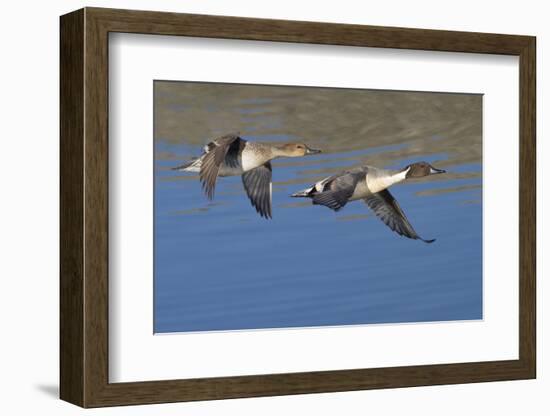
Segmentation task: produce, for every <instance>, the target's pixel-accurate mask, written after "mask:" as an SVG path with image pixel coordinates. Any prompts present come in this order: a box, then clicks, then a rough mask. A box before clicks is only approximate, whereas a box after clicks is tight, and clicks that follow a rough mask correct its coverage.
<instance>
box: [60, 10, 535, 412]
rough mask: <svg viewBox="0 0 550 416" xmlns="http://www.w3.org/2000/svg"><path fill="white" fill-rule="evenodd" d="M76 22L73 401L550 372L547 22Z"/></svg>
mask: <svg viewBox="0 0 550 416" xmlns="http://www.w3.org/2000/svg"><path fill="white" fill-rule="evenodd" d="M60 27H61V51H60V52H61V128H60V130H61V178H60V180H61V273H60V274H61V276H60V279H61V289H60V290H61V293H60V295H61V305H60V323H61V334H60V337H61V351H60V359H61V365H60V367H61V368H60V372H61V385H60V396H61V398H62V399H63V400H66V401H68V402H71V403H74V404H77V405H79V406H82V407H101V406H115V405H129V404H146V403H163V402H178V401H191V400H213V399H225V398H238V397H257V396H270V395H287V394H304V393H320V392H336V391H350V390H364V389H378V388H397V387H412V386H426V385H436V384H455V383H473V382H487V381H500V380H518V379H529V378H535V376H536V350H535V345H536V342H535V341H536V334H535V244H536V235H535V217H536V212H535V201H536V195H535V160H536V151H535V106H536V97H535V49H536V47H535V38H534V37H530V36H518V35H500V34H486V33H466V32H452V31H436V30H421V29H404V28H390V27H375V26H361V25H343V24H329V23H314V22H296V21H283V20H265V19H251V18H240V17H226V16H206V15H189V14H175V13H160V12H146V11H129V10H114V9H99V8H85V9H81V10H78V11H75V12H72V13H70V14H67V15H64V16H62V17H61V26H60Z"/></svg>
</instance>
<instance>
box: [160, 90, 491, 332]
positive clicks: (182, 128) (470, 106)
mask: <svg viewBox="0 0 550 416" xmlns="http://www.w3.org/2000/svg"><path fill="white" fill-rule="evenodd" d="M154 88H155V89H154V93H155V131H154V140H155V230H154V235H155V277H154V288H155V291H154V296H155V310H154V314H155V319H154V321H155V332H157V333H158V332H180V331H207V330H233V329H251V328H280V327H308V326H320V325H346V324H347V325H349V324H371V323H399V322H423V321H447V320H469V319H481V318H482V228H481V227H482V205H481V197H482V188H481V187H482V176H481V175H482V154H481V149H482V146H481V143H482V96H481V95H474V94H451V93H449V94H447V93H423V92H403V91H376V90H350V89H333V88H308V87H278V86H254V85H235V84H212V83H186V82H164V81H157V82H155V86H154ZM228 132H238V133H240V135H241V136H242V137H244V138H246V139H248V140H255V141H264V142H286V141H300V142H305V143H307V144H308V145H309V146H311V147H313V148H319V149H323V153H322V154H320V155H315V156H309V157H304V158H294V159H278V160H276V161H274V162H273V220H271V221H268V220H265V219H263V218H260V217H259V216H258V215H257V214H256V212H255V210H254V209H253V208H252V207H251V206H250V203H249V201H248V198H247V197H246V194H245V192H244V189H243V187H242V183H241V179H240V177H231V178H220V179H219V180H218V185H217V188H216V196H215V199H214V200H213V201H212V202H209V201H208V200H207V199H206V197H205V196H204V194H203V192H202V190H201V186H200V183H199V181H198V177H197V176H196V175H194V174H189V173H184V172H177V171H172V170H171V169H170V168H171V167H174V166H176V165H178V164H180V163H181V162H183V161H186V160H188V159H190V158H191V157H193V156H198V155H200V153H201V147H202V146H203V145H204V144H205V143H206V142H208V141H209V140H211V139H212V138H215V137H217V136H219V135H222V134H226V133H228ZM420 160H425V161H428V162H430V163H432V164H433V165H434V166H435V167H437V168H443V169H446V170H447V172H448V173H446V174H443V175H436V176H433V177H429V178H423V179H418V180H411V181H408V182H407V183H403V184H398V185H395V186H394V187H392V194H393V195H394V196H395V198H396V199H397V200H398V201H399V203H400V205H401V207H402V208H403V210H404V211H405V213H406V214H407V216H408V218H409V220H410V221H411V223H412V224H413V226H414V227H415V229H416V231H417V232H418V233H419V234H420V235H421V236H422V237H424V238H436V239H437V241H436V242H435V243H433V244H424V243H422V242H420V241H413V240H410V239H406V238H403V237H400V236H398V235H397V234H395V233H393V232H391V231H390V229H389V228H387V227H386V226H385V225H384V224H383V223H382V222H381V221H380V220H378V219H377V218H376V217H375V216H374V215H373V214H372V213H371V212H370V211H369V209H368V208H367V207H366V205H365V204H364V203H363V202H361V201H356V202H353V203H350V204H348V205H346V207H345V208H344V209H342V210H341V211H340V212H338V213H334V212H332V211H331V210H329V209H328V208H325V207H321V206H312V205H311V202H310V201H309V200H303V199H296V198H291V197H290V196H289V195H290V194H291V193H292V192H295V191H297V190H300V189H302V188H304V187H306V186H309V185H310V184H311V183H313V182H315V181H316V180H319V179H322V178H323V177H326V176H328V175H330V174H333V173H334V172H337V171H340V170H342V169H346V168H350V167H353V166H358V165H362V164H369V165H374V166H378V167H387V168H401V167H404V166H406V165H407V164H409V163H411V162H415V161H420Z"/></svg>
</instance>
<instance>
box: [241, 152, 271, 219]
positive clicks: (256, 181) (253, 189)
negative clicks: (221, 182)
mask: <svg viewBox="0 0 550 416" xmlns="http://www.w3.org/2000/svg"><path fill="white" fill-rule="evenodd" d="M271 176H272V169H271V163H270V162H267V163H265V164H263V165H262V166H258V167H257V168H254V169H252V170H249V171H247V172H244V173H243V174H242V180H243V185H244V189H245V191H246V194H247V195H248V198H249V199H250V203H251V204H252V206H253V207H254V208H256V212H258V213H259V214H260V216H262V217H264V218H266V219H269V218H271V193H272V185H271Z"/></svg>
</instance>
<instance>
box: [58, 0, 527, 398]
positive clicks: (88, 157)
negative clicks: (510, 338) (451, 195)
mask: <svg viewBox="0 0 550 416" xmlns="http://www.w3.org/2000/svg"><path fill="white" fill-rule="evenodd" d="M109 32H128V33H144V34H154V35H179V36H193V37H206V38H228V39H248V40H262V41H279V42H299V43H312V44H331V45H348V46H369V47H384V48H400V49H421V50H432V51H451V52H471V53H486V54H504V55H516V56H519V65H520V103H519V113H520V131H519V133H520V143H519V153H520V186H519V190H518V191H519V195H520V216H519V217H520V224H519V226H520V253H519V255H520V267H519V270H518V273H519V340H520V342H519V359H518V360H509V361H491V362H472V363H460V364H443V365H421V366H407V367H391V368H367V369H356V370H338V371H322V372H308V373H288V374H266V375H254V376H238V377H219V378H203V379H185V380H169V381H146V382H136V383H109V380H108V359H109V356H108V279H109V277H108V221H109V218H108V202H107V198H108V155H107V150H108V140H109V138H108V128H107V123H108V65H109V62H108V34H109ZM535 45H536V44H535V38H534V37H531V36H516V35H499V34H486V33H469V32H451V31H439V30H437V31H436V30H421V29H403V28H390V27H376V26H360V25H343V24H329V23H314V22H296V21H286V20H264V19H251V18H240V17H225V16H206V15H189V14H175V13H160V12H146V11H130V10H114V9H99V8H85V9H81V10H78V11H75V12H72V13H69V14H67V15H64V16H62V17H61V96H60V100H61V155H60V159H61V182H60V186H61V218H60V220H61V243H60V252H61V257H60V260H61V269H60V270H61V272H60V274H61V285H60V296H61V303H60V308H61V312H60V326H61V334H60V341H61V348H60V359H61V369H60V373H61V374H60V375H61V381H60V383H61V386H60V396H61V398H62V399H63V400H66V401H68V402H71V403H74V404H77V405H79V406H83V407H99V406H113V405H128V404H145V403H161V402H177V401H190V400H211V399H225V398H237V397H254V396H271V395H283V394H302V393H320V392H336V391H349V390H363V389H378V388H390V387H392V388H395V387H409V386H424V385H437V384H453V383H473V382H485V381H497V380H518V379H529V378H535V376H536V345H535V343H536V334H535V310H536V308H535V262H536V258H535V248H536V246H535V245H536V236H535V231H536V227H535V219H536V211H535V198H536V195H535V154H536V149H535V105H536V97H535V49H536V47H535Z"/></svg>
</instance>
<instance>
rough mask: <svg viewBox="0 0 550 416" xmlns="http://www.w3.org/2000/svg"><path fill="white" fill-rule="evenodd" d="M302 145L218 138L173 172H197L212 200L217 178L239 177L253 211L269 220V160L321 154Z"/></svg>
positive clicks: (238, 138)
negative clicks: (199, 154)
mask: <svg viewBox="0 0 550 416" xmlns="http://www.w3.org/2000/svg"><path fill="white" fill-rule="evenodd" d="M320 152H321V151H320V150H315V149H311V148H309V147H308V146H306V145H305V144H303V143H284V144H268V143H260V142H250V141H247V140H244V139H242V138H241V137H239V136H238V135H235V134H228V135H225V136H222V137H219V138H217V139H215V140H213V141H211V142H210V143H208V144H207V145H206V146H204V148H203V154H202V155H201V156H200V157H199V158H197V159H195V160H193V161H191V162H189V163H186V164H185V165H182V166H178V167H175V168H174V170H179V171H185V172H199V176H200V181H201V183H202V188H203V189H204V192H205V193H206V196H207V197H208V198H209V199H212V198H213V197H214V190H215V187H216V179H217V178H218V176H239V175H241V177H242V181H243V185H244V189H245V190H246V193H247V195H248V198H249V199H250V202H251V204H252V206H254V208H256V211H257V212H258V213H259V214H260V215H261V216H262V217H264V218H266V219H267V218H271V216H272V215H271V194H272V183H271V172H272V168H271V160H273V159H276V158H279V157H301V156H306V155H311V154H315V153H320Z"/></svg>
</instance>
